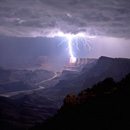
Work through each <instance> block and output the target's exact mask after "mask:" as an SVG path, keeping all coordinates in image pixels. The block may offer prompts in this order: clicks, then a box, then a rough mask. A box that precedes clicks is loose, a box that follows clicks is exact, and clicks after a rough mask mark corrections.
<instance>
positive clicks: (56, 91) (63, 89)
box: [43, 57, 130, 103]
mask: <svg viewBox="0 0 130 130" xmlns="http://www.w3.org/2000/svg"><path fill="white" fill-rule="evenodd" d="M91 66H92V67H88V64H87V65H86V66H85V67H84V68H83V70H82V71H81V73H80V74H79V75H77V77H74V78H71V79H65V80H60V81H59V83H58V84H57V85H56V86H55V87H53V88H50V89H48V90H44V91H43V94H44V95H46V96H49V97H50V98H52V99H55V100H57V101H59V102H60V103H62V100H63V99H64V97H65V96H66V95H67V94H69V93H75V94H78V93H79V92H80V91H81V90H83V89H86V88H90V87H92V86H93V85H94V84H96V83H98V82H99V81H102V80H104V79H105V78H107V77H112V78H113V79H114V81H120V80H121V79H122V78H123V77H124V76H125V75H126V74H128V73H130V59H121V58H115V59H114V58H108V57H100V58H99V59H98V61H97V62H96V64H94V65H93V64H92V65H91ZM68 77H69V76H68Z"/></svg>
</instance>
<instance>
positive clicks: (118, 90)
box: [31, 74, 130, 130]
mask: <svg viewBox="0 0 130 130" xmlns="http://www.w3.org/2000/svg"><path fill="white" fill-rule="evenodd" d="M129 117H130V74H129V75H127V76H126V77H125V78H124V79H123V80H122V81H121V82H118V83H115V82H114V81H113V79H112V78H107V79H105V80H104V81H103V82H99V83H98V84H96V85H94V86H93V88H91V89H87V90H84V91H82V92H81V93H80V94H79V95H78V97H77V98H76V96H75V95H74V94H69V95H68V96H67V97H66V98H65V99H64V104H63V106H62V107H61V109H60V110H59V111H58V114H56V115H55V116H54V117H53V118H51V119H49V120H47V121H46V122H45V123H44V124H43V125H37V126H36V127H35V128H32V129H31V130H87V129H88V130H119V129H121V130H128V129H130V126H129V121H130V119H129Z"/></svg>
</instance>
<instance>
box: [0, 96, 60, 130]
mask: <svg viewBox="0 0 130 130" xmlns="http://www.w3.org/2000/svg"><path fill="white" fill-rule="evenodd" d="M57 109H58V108H57V105H56V103H55V102H53V101H50V100H48V99H47V98H45V97H43V96H41V95H37V94H33V95H25V96H24V97H22V98H20V99H17V100H11V99H9V98H5V97H0V130H25V129H27V128H29V127H32V126H34V125H35V124H36V123H42V122H43V121H44V120H45V119H47V118H49V117H51V116H53V115H54V113H56V111H57Z"/></svg>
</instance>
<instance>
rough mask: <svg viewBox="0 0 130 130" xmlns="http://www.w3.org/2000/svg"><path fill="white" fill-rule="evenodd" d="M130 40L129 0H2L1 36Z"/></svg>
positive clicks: (0, 5) (0, 10) (0, 9)
mask: <svg viewBox="0 0 130 130" xmlns="http://www.w3.org/2000/svg"><path fill="white" fill-rule="evenodd" d="M59 31H62V32H64V33H78V32H84V33H86V34H89V35H103V36H113V37H125V38H129V37H130V1H129V0H64V1H63V0H17V1H16V0H0V34H1V35H6V36H18V37H36V36H53V35H55V34H56V33H57V32H59Z"/></svg>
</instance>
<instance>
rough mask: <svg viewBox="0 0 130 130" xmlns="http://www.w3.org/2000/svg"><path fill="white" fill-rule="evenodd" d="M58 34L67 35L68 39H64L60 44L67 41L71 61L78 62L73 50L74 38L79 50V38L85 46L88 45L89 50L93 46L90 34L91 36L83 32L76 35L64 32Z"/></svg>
mask: <svg viewBox="0 0 130 130" xmlns="http://www.w3.org/2000/svg"><path fill="white" fill-rule="evenodd" d="M58 36H61V37H66V40H63V41H62V42H61V43H60V44H62V43H63V42H65V41H67V43H68V49H69V54H70V62H71V63H74V62H76V57H75V56H74V52H73V49H72V45H73V42H72V40H73V39H75V41H76V43H75V44H76V47H77V49H78V50H79V48H78V44H79V42H78V41H79V40H80V41H81V42H82V43H83V45H84V46H85V45H87V46H88V48H89V50H91V47H90V45H89V38H90V36H89V37H85V35H84V34H82V33H78V34H75V35H74V34H64V33H62V32H60V33H58ZM91 38H93V37H91ZM60 44H59V45H60Z"/></svg>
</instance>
